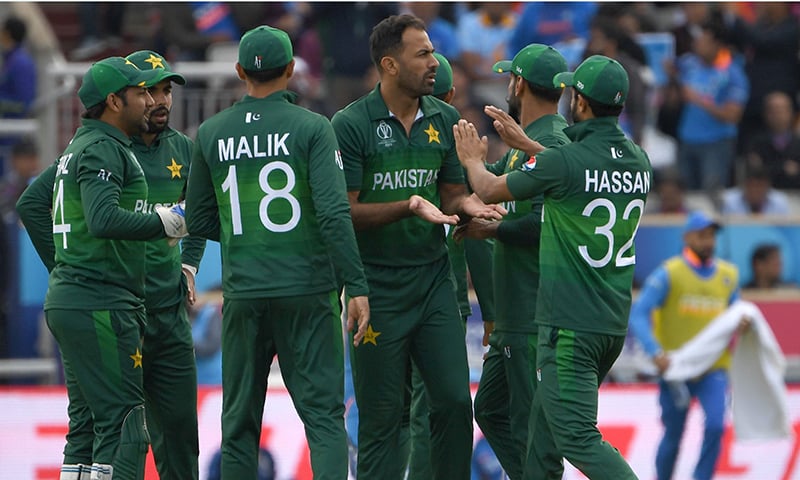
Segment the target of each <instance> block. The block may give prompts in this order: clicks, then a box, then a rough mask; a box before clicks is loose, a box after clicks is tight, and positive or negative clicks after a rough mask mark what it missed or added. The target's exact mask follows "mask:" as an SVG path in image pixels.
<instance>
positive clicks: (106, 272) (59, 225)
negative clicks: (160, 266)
mask: <svg viewBox="0 0 800 480" xmlns="http://www.w3.org/2000/svg"><path fill="white" fill-rule="evenodd" d="M130 146H131V142H130V139H129V138H128V137H127V136H126V135H125V134H123V133H122V132H121V131H120V130H118V129H116V128H115V127H113V126H111V125H109V124H107V123H105V122H102V121H100V120H89V119H83V120H82V126H81V127H80V128H78V130H77V131H76V132H75V136H74V137H72V141H70V144H69V146H68V147H67V148H66V150H64V153H63V154H62V155H61V157H59V159H58V161H57V162H56V165H54V166H53V167H51V168H50V169H48V172H47V173H49V174H51V175H52V173H54V175H53V176H51V177H50V178H52V179H53V180H52V181H53V185H54V188H53V190H52V237H51V238H52V240H53V243H54V245H55V267H54V268H53V270H52V272H51V273H50V280H49V284H48V290H47V296H46V298H45V310H48V309H56V308H57V309H76V310H100V309H104V310H113V309H126V308H138V307H141V306H142V302H143V298H144V293H145V292H144V278H145V266H144V263H145V245H146V244H145V242H142V241H141V240H150V239H156V238H161V237H163V236H164V229H163V227H162V225H161V220H159V218H158V215H146V214H145V212H144V206H145V205H146V203H147V181H146V180H145V177H144V172H143V171H142V167H141V166H140V165H139V162H138V160H137V159H136V156H135V155H134V154H133V152H132V151H131V150H130ZM42 182H48V180H47V179H46V178H45V179H42Z"/></svg>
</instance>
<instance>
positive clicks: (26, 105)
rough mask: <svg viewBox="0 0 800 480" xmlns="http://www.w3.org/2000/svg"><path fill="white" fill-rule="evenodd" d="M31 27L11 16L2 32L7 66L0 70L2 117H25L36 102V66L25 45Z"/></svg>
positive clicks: (4, 60) (0, 108)
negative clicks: (26, 35)
mask: <svg viewBox="0 0 800 480" xmlns="http://www.w3.org/2000/svg"><path fill="white" fill-rule="evenodd" d="M26 33H27V27H26V26H25V23H23V22H22V20H20V19H18V18H16V17H8V18H6V20H5V21H4V22H3V28H2V30H0V49H1V50H2V51H3V62H2V63H3V66H2V70H0V115H2V117H3V118H24V117H26V116H28V114H29V113H30V108H31V105H33V101H34V100H35V99H36V63H35V62H34V61H33V57H31V55H30V54H29V53H28V52H27V50H26V49H25V47H24V46H23V42H24V41H25V34H26Z"/></svg>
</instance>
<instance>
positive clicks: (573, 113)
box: [569, 95, 583, 123]
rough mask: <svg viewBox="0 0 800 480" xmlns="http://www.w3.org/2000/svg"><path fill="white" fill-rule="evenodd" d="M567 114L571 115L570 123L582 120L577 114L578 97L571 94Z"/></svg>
mask: <svg viewBox="0 0 800 480" xmlns="http://www.w3.org/2000/svg"><path fill="white" fill-rule="evenodd" d="M569 115H570V117H572V123H578V122H580V121H582V120H583V118H581V116H580V115H579V114H578V97H577V95H573V97H572V103H570V104H569Z"/></svg>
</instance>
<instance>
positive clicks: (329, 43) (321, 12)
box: [312, 2, 398, 116]
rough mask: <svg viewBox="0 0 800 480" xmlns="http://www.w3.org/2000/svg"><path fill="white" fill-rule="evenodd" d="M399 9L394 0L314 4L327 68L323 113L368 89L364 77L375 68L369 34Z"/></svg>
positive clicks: (339, 108)
mask: <svg viewBox="0 0 800 480" xmlns="http://www.w3.org/2000/svg"><path fill="white" fill-rule="evenodd" d="M397 12H398V5H397V4H396V3H394V2H385V3H384V2H379V3H367V2H318V3H314V4H313V8H312V15H313V16H314V19H315V20H316V25H317V31H318V33H319V36H320V40H321V42H322V53H323V66H324V68H325V72H324V75H325V85H326V89H325V90H326V92H327V105H326V109H325V112H323V113H325V114H327V115H329V116H332V115H333V114H334V113H336V112H337V111H338V110H341V109H342V108H344V107H345V106H347V105H348V104H349V103H350V102H352V101H353V100H355V99H357V98H358V97H360V96H362V95H364V94H365V93H366V92H368V91H369V90H365V89H364V87H363V85H364V83H363V80H364V77H365V76H366V75H367V74H368V73H372V72H371V71H372V70H374V68H375V67H374V65H373V64H372V60H371V58H372V57H371V56H370V53H369V35H370V33H371V32H372V27H373V25H377V24H378V23H379V22H380V21H381V20H383V19H384V18H386V17H388V16H390V15H394V14H396V13H397ZM372 87H374V84H372ZM372 87H370V88H372Z"/></svg>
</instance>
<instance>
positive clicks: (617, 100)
mask: <svg viewBox="0 0 800 480" xmlns="http://www.w3.org/2000/svg"><path fill="white" fill-rule="evenodd" d="M620 101H622V92H617V94H616V95H614V103H619V102H620Z"/></svg>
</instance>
